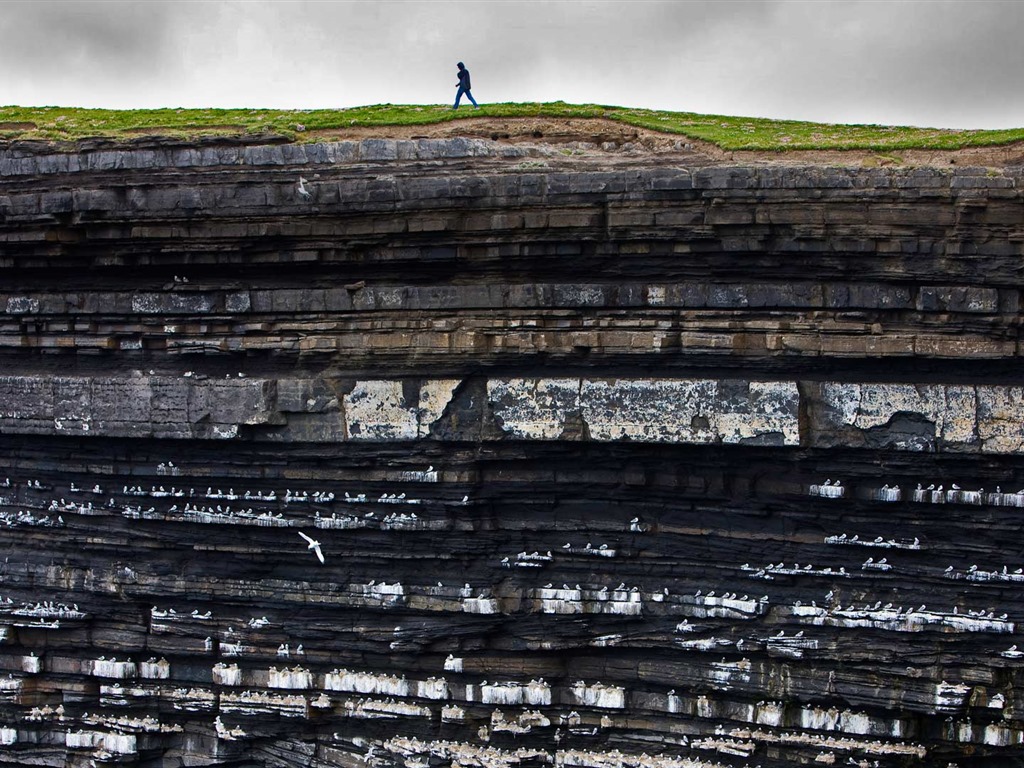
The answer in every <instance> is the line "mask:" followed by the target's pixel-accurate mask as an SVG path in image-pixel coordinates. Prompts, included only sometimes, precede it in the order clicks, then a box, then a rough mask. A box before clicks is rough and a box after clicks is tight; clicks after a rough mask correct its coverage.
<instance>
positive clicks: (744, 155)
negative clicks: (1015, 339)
mask: <svg viewBox="0 0 1024 768" xmlns="http://www.w3.org/2000/svg"><path fill="white" fill-rule="evenodd" d="M305 135H306V136H315V137H316V138H323V139H333V140H344V139H350V140H359V139H369V138H388V139H423V138H429V139H438V138H454V137H456V136H464V137H468V138H480V139H491V140H492V141H498V142H502V143H507V144H532V145H554V146H562V147H566V146H567V145H569V146H571V147H572V148H574V149H579V150H582V151H583V152H585V153H586V154H622V153H625V154H634V153H650V152H655V153H663V152H664V153H670V152H678V151H680V150H687V151H689V152H696V153H698V154H701V155H705V156H706V157H707V158H708V159H709V160H710V161H712V162H736V163H769V164H781V165H844V166H854V167H869V168H871V167H879V166H891V165H895V166H955V165H961V166H988V167H1002V166H1007V165H1020V164H1024V142H1018V143H1015V144H1007V145H1005V146H1001V147H970V148H966V149H957V150H945V151H943V150H934V149H912V150H891V151H886V152H875V151H870V150H863V149H855V150H854V149H850V150H835V149H823V150H794V151H791V152H765V151H728V150H723V149H721V148H720V147H717V146H715V145H714V144H710V143H708V142H705V141H701V140H699V139H692V138H690V137H688V136H683V135H680V134H676V133H661V132H658V131H652V130H649V129H646V128H638V127H636V126H632V125H627V124H626V123H620V122H618V121H615V120H607V119H603V118H568V119H558V118H550V117H539V118H528V117H518V118H493V117H473V118H466V119H463V120H459V121H457V122H453V123H440V124H437V125H394V126H361V125H353V126H352V127H351V128H332V129H329V130H322V131H316V130H313V131H308V132H307V133H306V134H305Z"/></svg>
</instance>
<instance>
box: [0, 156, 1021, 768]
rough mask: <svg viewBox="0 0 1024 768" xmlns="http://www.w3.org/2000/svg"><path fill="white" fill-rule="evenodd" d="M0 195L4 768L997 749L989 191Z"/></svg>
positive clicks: (856, 176) (691, 174)
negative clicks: (17, 767)
mask: <svg viewBox="0 0 1024 768" xmlns="http://www.w3.org/2000/svg"><path fill="white" fill-rule="evenodd" d="M0 175H2V178H3V181H2V188H0V275H2V280H0V309H2V310H3V314H2V315H0V360H2V362H3V364H4V366H3V370H2V371H0V444H2V446H3V451H2V454H0V554H2V556H3V558H4V559H3V562H2V564H0V764H3V765H42V766H47V765H48V766H78V765H81V766H85V765H115V764H116V765H140V766H142V765H167V766H171V765H225V766H226V765H251V766H324V767H326V766H346V767H347V768H357V767H359V766H382V767H383V766H397V765H402V766H408V767H409V768H416V767H417V766H425V765H444V764H449V763H453V764H459V765H483V766H487V767H488V768H506V766H509V767H512V766H517V765H538V766H539V765H556V766H566V767H569V766H579V767H583V768H623V767H628V768H712V767H713V766H736V767H737V768H738V767H739V766H750V767H751V768H753V766H764V768H769V767H772V766H774V767H777V768H781V767H782V766H792V765H799V764H819V763H820V764H826V765H858V766H874V765H878V766H908V765H913V766H942V768H945V766H947V765H948V764H950V763H955V764H958V765H961V766H966V765H983V764H990V765H1010V764H1015V763H1016V762H1018V761H1020V760H1021V759H1024V715H1022V714H1021V709H1022V703H1021V695H1022V694H1021V692H1020V686H1019V685H1018V681H1019V679H1020V676H1021V670H1024V650H1019V649H1018V647H1020V648H1024V642H1022V636H1021V631H1022V630H1021V625H1022V622H1024V597H1022V595H1021V591H1020V586H1021V583H1022V582H1024V570H1022V569H1024V550H1022V548H1021V546H1020V544H1019V539H1020V532H1021V522H1020V520H1021V510H1022V509H1024V491H1022V490H1018V489H1021V488H1022V486H1024V447H1022V445H1024V427H1022V423H1024V387H1022V385H1021V381H1020V377H1019V362H1018V358H1019V350H1018V346H1019V344H1020V341H1019V330H1018V329H1019V325H1020V289H1019V277H1020V263H1021V255H1022V254H1021V247H1022V242H1024V229H1022V226H1024V225H1022V222H1024V218H1022V214H1024V206H1022V201H1021V196H1020V190H1019V187H1020V184H1021V179H1022V178H1024V170H1022V169H1020V168H1002V169H986V168H951V169H948V170H945V169H937V168H883V169H856V168H842V167H812V166H808V167H775V166H771V165H760V166H757V165H748V166H733V165H721V164H712V163H711V162H710V161H709V160H708V159H707V158H704V157H702V156H700V155H697V154H695V153H692V152H687V151H685V150H682V149H680V150H679V151H677V152H669V153H663V154H657V155H643V154H637V155H631V156H626V157H621V156H620V157H617V158H611V159H610V156H608V155H606V154H602V153H598V152H591V151H589V150H587V149H585V148H584V149H580V150H564V151H558V150H553V149H544V148H543V147H532V148H531V147H526V146H516V147H503V146H501V145H498V144H494V143H491V142H486V141H481V140H472V141H470V140H451V141H438V140H413V141H384V140H371V141H364V142H361V143H356V142H339V143H334V144H318V145H307V146H292V145H287V146H222V145H197V146H191V147H187V146H172V145H168V144H159V143H158V144H151V145H140V146H137V147H135V148H110V147H106V148H104V147H95V148H89V147H81V148H79V151H76V152H56V151H54V150H52V148H47V147H43V146H29V145H12V146H8V147H6V148H4V149H3V150H2V151H0ZM300 179H301V180H302V182H301V183H300ZM300 533H301V534H303V535H302V536H300V535H299V534H300ZM320 556H322V557H323V562H322V563H321V560H320Z"/></svg>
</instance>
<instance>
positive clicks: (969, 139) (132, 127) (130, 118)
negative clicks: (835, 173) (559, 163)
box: [0, 102, 1024, 152]
mask: <svg viewBox="0 0 1024 768" xmlns="http://www.w3.org/2000/svg"><path fill="white" fill-rule="evenodd" d="M471 117H572V118H595V117H603V118H607V119H610V120H617V121H620V122H623V123H626V124H629V125H634V126H638V127H642V128H650V129H654V130H657V131H662V132H664V133H670V134H678V135H680V136H686V137H690V138H694V139H701V140H704V141H708V142H711V143H712V144H716V145H718V146H719V147H721V148H722V149H725V150H767V151H792V150H799V149H866V150H873V151H880V152H884V151H890V150H900V149H940V150H952V149H960V148H963V147H974V146H994V145H999V144H1009V143H1012V142H1016V141H1022V140H1024V128H1012V129H1005V130H954V129H939V128H913V127H906V126H884V125H834V124H831V123H809V122H801V121H796V120H769V119H765V118H753V117H730V116H725V115H699V114H695V113H691V112H663V111H657V110H649V109H630V108H627V107H609V106H599V105H596V104H566V103H564V102H552V103H545V104H540V103H536V104H512V103H507V104H487V105H484V106H483V107H482V108H481V109H480V110H472V109H460V110H459V111H458V112H453V111H452V110H451V108H450V107H448V106H446V105H422V106H417V105H395V104H381V105H377V106H366V107H354V108H351V109H314V110H273V109H137V110H107V109H79V108H71V107H16V106H10V107H0V139H42V140H48V141H54V140H64V141H73V140H77V139H83V138H89V137H108V138H113V139H119V138H120V139H128V138H131V137H133V136H137V135H139V134H141V133H159V134H162V135H168V136H178V137H190V136H208V135H225V134H275V135H279V136H284V137H286V138H288V139H290V140H293V141H316V140H320V139H322V137H323V136H322V134H323V132H325V131H333V130H339V129H345V128H350V127H352V126H362V127H367V126H388V125H430V124H437V123H446V122H451V121H454V120H464V119H466V118H471Z"/></svg>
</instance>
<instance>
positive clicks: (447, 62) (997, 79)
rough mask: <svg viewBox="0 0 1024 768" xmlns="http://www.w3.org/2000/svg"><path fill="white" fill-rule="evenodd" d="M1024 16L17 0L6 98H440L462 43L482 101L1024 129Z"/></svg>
mask: <svg viewBox="0 0 1024 768" xmlns="http://www.w3.org/2000/svg"><path fill="white" fill-rule="evenodd" d="M1022 27H1024V3H1014V2H998V1H997V0H996V1H990V0H963V1H961V0H949V1H948V2H940V1H931V0H926V1H921V2H910V1H907V2H899V1H895V0H894V1H893V2H867V1H864V0H843V1H836V2H824V1H822V2H809V1H808V2H796V1H795V0H762V1H756V0H751V1H744V2H740V1H735V2H729V1H728V0H711V1H702V2H685V1H673V0H668V1H664V2H663V1H661V0H625V1H619V0H607V1H606V2H599V1H596V0H578V1H571V0H561V1H560V2H531V1H529V0H521V1H512V0H505V1H503V0H463V1H462V2H433V1H432V0H431V1H429V2H428V1H424V2H396V1H393V0H391V1H388V0H385V1H384V2H361V1H352V2H299V1H294V2H283V1H282V2H263V1H260V0H249V1H248V2H215V1H211V2H167V1H166V0H148V1H145V2H141V1H140V2H107V3H99V2H49V3H47V2H38V1H37V2H31V3H20V2H15V3H7V4H6V5H0V33H3V35H4V39H5V41H6V43H7V44H6V45H5V46H4V48H2V49H0V66H3V67H4V70H5V73H6V74H7V83H6V85H5V86H0V101H6V102H10V101H17V102H20V103H34V104H39V103H65V104H75V103H79V104H82V103H90V104H95V105H97V106H115V107H150V106H178V105H181V106H258V107H270V108H274V107H283V108H301V107H309V108H314V107H333V106H355V105H359V104H373V103H381V102H392V103H438V102H441V103H443V102H446V101H448V100H449V99H450V98H451V97H452V96H453V95H454V86H455V78H454V65H455V62H456V61H458V60H460V59H461V60H464V61H465V62H466V63H467V64H468V65H469V67H470V69H471V70H472V72H473V81H474V93H475V94H476V95H477V98H478V99H482V100H483V101H485V102H486V101H492V102H494V101H549V100H553V99H562V100H565V101H570V102H583V101H587V102H597V103H604V104H622V105H628V106H645V107H653V108H664V109H681V110H692V111H697V112H711V113H725V114H738V115H751V116H768V117H779V118H782V117H790V118H796V119H815V120H822V121H834V122H838V121H845V122H889V123H916V124H934V125H945V126H950V127H959V126H964V127H996V126H1011V125H1019V126H1024V104H1022V103H1021V102H1020V101H1019V100H1017V99H1014V98H1008V94H1014V93H1015V92H1016V91H1017V82H1016V80H1017V77H1018V74H1019V73H1020V71H1021V69H1022V67H1021V65H1022V64H1024V53H1022V51H1024V48H1022V47H1021V46H1018V45H1017V44H1016V42H1017V41H1016V40H1015V39H1014V37H1015V35H1016V33H1017V31H1018V30H1019V29H1021V28H1022ZM5 90H6V92H7V94H9V95H8V97H7V98H3V96H2V94H3V93H4V91H5Z"/></svg>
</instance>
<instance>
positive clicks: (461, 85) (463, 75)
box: [452, 61, 480, 109]
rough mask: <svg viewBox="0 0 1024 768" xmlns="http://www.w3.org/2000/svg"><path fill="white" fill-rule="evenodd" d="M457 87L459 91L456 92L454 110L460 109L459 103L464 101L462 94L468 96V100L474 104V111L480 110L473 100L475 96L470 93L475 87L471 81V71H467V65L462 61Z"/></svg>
mask: <svg viewBox="0 0 1024 768" xmlns="http://www.w3.org/2000/svg"><path fill="white" fill-rule="evenodd" d="M455 85H456V87H457V88H458V89H459V90H458V91H456V92H455V106H454V107H452V109H458V108H459V102H460V101H461V100H462V94H466V98H468V99H469V100H470V101H471V102H473V108H474V109H480V106H479V105H478V104H477V103H476V99H474V98H473V94H472V93H470V92H469V90H470V88H472V87H473V86H472V84H471V83H470V81H469V70H468V69H466V65H465V64H463V63H462V62H461V61H460V62H459V82H458V83H456V84H455Z"/></svg>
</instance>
